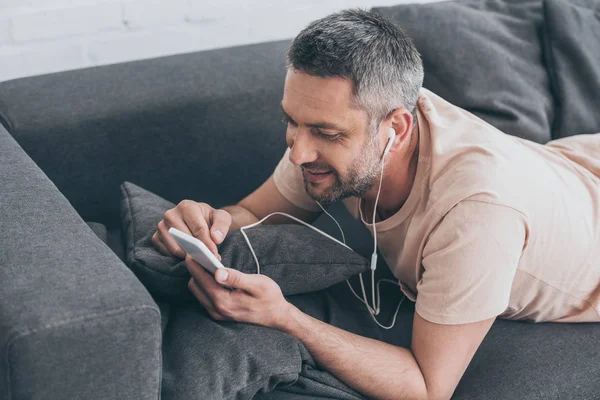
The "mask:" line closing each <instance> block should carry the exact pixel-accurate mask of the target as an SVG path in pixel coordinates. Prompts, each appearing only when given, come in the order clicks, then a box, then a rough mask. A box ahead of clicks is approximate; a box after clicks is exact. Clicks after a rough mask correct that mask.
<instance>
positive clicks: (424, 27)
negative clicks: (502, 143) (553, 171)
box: [373, 0, 553, 143]
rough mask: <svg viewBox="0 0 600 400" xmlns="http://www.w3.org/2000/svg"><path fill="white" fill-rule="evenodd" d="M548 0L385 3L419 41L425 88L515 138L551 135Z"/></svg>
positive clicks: (390, 13) (385, 11)
mask: <svg viewBox="0 0 600 400" xmlns="http://www.w3.org/2000/svg"><path fill="white" fill-rule="evenodd" d="M541 8H542V5H541V1H540V0H522V1H514V0H513V1H509V0H486V1H480V0H476V1H475V0H472V1H465V0H463V1H448V2H441V3H430V4H405V5H398V6H393V7H377V8H374V9H373V10H375V11H377V12H379V13H380V14H381V15H383V16H384V17H386V18H388V19H389V20H390V21H392V22H393V23H395V24H397V25H399V26H401V27H402V28H404V30H405V31H406V32H407V33H408V34H409V35H410V36H411V37H412V38H413V40H414V42H415V45H416V46H417V49H418V50H419V52H420V53H421V55H422V57H423V65H424V68H425V82H424V84H423V85H424V86H425V87H426V88H428V89H430V90H431V91H433V92H434V93H436V94H438V95H440V96H441V97H443V98H445V99H446V100H448V101H449V102H451V103H453V104H455V105H457V106H459V107H462V108H464V109H466V110H468V111H470V112H472V113H473V114H475V115H477V116H478V117H480V118H482V119H483V120H485V121H487V122H488V123H490V124H492V125H494V126H495V127H496V128H498V129H500V130H501V131H503V132H505V133H508V134H510V135H514V136H518V137H522V138H526V139H530V140H533V141H536V142H539V143H545V142H547V141H549V140H550V139H551V136H550V132H551V121H552V118H553V99H552V95H551V93H550V82H549V77H548V74H547V72H546V70H545V68H544V66H543V64H542V47H541V44H540V40H539V32H538V31H539V30H541V26H542V9H541Z"/></svg>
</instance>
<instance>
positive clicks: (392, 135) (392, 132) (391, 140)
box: [383, 128, 396, 156]
mask: <svg viewBox="0 0 600 400" xmlns="http://www.w3.org/2000/svg"><path fill="white" fill-rule="evenodd" d="M394 139H396V131H395V130H394V128H390V135H389V138H388V142H387V144H386V146H385V150H384V151H383V156H385V155H386V154H387V153H388V152H389V151H390V149H391V148H392V145H393V144H394Z"/></svg>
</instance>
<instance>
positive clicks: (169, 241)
mask: <svg viewBox="0 0 600 400" xmlns="http://www.w3.org/2000/svg"><path fill="white" fill-rule="evenodd" d="M175 228H177V229H180V227H177V226H175ZM180 230H181V229H180ZM156 233H157V234H158V238H159V239H160V242H161V243H162V244H163V245H164V247H166V248H167V250H168V251H169V252H170V253H171V254H172V255H174V256H176V257H179V258H185V250H183V249H182V248H181V246H179V244H177V242H176V241H175V239H173V236H172V235H171V234H170V233H169V228H167V225H166V224H165V221H164V220H162V221H160V222H159V223H158V229H157V231H156Z"/></svg>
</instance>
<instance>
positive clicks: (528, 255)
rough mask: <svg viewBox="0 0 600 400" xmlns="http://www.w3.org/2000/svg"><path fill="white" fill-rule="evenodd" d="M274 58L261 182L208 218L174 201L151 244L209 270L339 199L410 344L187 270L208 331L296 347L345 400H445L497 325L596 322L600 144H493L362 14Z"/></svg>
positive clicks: (198, 208) (231, 277) (244, 281)
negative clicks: (359, 227)
mask: <svg viewBox="0 0 600 400" xmlns="http://www.w3.org/2000/svg"><path fill="white" fill-rule="evenodd" d="M287 59H288V71H287V75H286V79H285V88H284V93H283V99H282V102H281V107H282V110H283V112H284V114H285V122H286V124H287V131H286V140H287V144H288V147H289V149H288V150H287V151H286V154H285V155H284V157H283V158H282V160H281V161H280V163H279V165H278V166H277V168H276V169H275V171H274V173H273V176H272V177H270V178H269V179H268V180H267V181H266V182H265V183H264V184H263V185H262V186H261V187H259V188H258V189H257V190H256V191H255V192H253V193H252V194H250V195H249V196H248V197H246V198H245V199H243V200H241V201H240V202H239V203H238V204H237V205H235V206H230V207H225V208H224V209H221V210H215V209H213V208H212V207H211V206H209V205H207V204H204V203H196V202H193V201H183V202H181V203H180V204H179V205H178V206H177V207H176V208H174V209H172V210H169V211H167V212H166V213H165V216H164V220H163V221H161V222H160V223H159V224H158V229H157V232H156V233H155V235H154V237H153V242H154V244H155V245H156V247H157V248H158V249H159V250H160V251H161V252H163V253H165V254H171V255H176V256H180V257H184V256H185V253H184V252H183V251H182V250H181V249H180V248H179V247H178V246H177V244H176V243H175V242H174V241H173V239H172V238H170V236H169V234H168V233H167V230H168V229H169V228H170V227H176V228H178V229H180V230H183V231H187V232H190V233H191V234H193V235H194V236H196V237H198V238H199V239H201V240H202V241H203V242H204V243H206V244H207V246H208V247H209V248H210V249H211V250H212V251H213V252H215V254H217V247H216V244H218V243H221V242H222V240H223V238H224V237H225V235H227V232H228V231H229V230H232V229H237V228H239V227H240V226H244V225H247V224H250V223H253V222H256V221H257V220H258V219H261V218H262V217H264V216H266V215H267V214H269V213H271V212H274V211H283V212H286V213H288V214H291V215H294V216H296V217H298V218H300V219H302V220H304V221H314V220H315V218H317V217H318V215H319V211H320V209H319V207H318V205H317V204H316V201H320V202H322V203H331V202H333V201H335V200H338V199H344V203H345V205H346V206H347V208H348V209H349V211H350V212H351V213H352V214H353V215H354V216H355V217H356V218H360V219H361V220H362V221H363V222H364V223H365V224H368V227H369V228H370V223H371V222H372V220H373V218H375V221H376V226H377V235H378V243H379V249H380V251H381V253H382V254H383V256H384V258H385V260H386V262H387V264H388V265H389V267H390V269H391V270H392V272H393V273H394V275H395V276H396V277H397V278H398V280H399V282H400V287H401V289H402V291H403V292H404V293H405V294H406V296H407V297H408V298H409V299H411V300H412V301H415V302H416V305H415V315H414V324H413V335H412V338H413V339H412V345H411V348H410V349H404V348H399V347H396V346H392V345H390V344H387V343H383V342H380V341H376V340H372V339H368V338H364V337H361V336H357V335H354V334H352V333H349V332H345V331H343V330H341V329H338V328H335V327H332V326H330V325H328V324H325V323H323V322H321V321H319V320H316V319H314V318H312V317H310V316H308V315H306V314H304V313H302V312H301V311H300V310H298V309H297V308H295V307H294V306H293V305H291V304H289V303H288V302H287V301H286V300H285V299H284V297H283V296H282V294H281V290H280V289H279V287H278V286H277V284H275V282H273V281H272V280H271V279H269V278H268V277H265V276H263V275H246V274H242V273H240V272H238V271H236V270H232V269H227V270H226V271H218V272H217V274H216V275H215V278H213V277H212V276H210V275H209V274H208V273H206V272H205V271H204V270H203V268H201V267H200V266H199V265H198V264H196V263H195V262H194V261H193V260H191V259H190V258H189V257H188V258H186V265H187V266H188V269H189V270H190V272H191V274H192V276H193V277H194V278H193V279H191V280H190V283H189V289H190V290H191V292H192V293H193V294H194V295H195V296H196V297H197V299H198V300H199V301H200V303H202V305H203V306H204V307H205V308H206V309H207V310H208V312H209V313H210V315H211V316H212V317H213V318H215V319H217V320H225V319H231V320H236V321H241V322H249V323H254V324H260V325H264V326H268V327H273V328H276V329H280V330H282V331H285V332H287V333H289V334H291V335H294V336H296V337H297V338H298V339H299V340H301V341H302V342H303V343H304V345H305V346H306V347H307V349H308V350H309V351H310V352H311V354H312V355H313V357H314V358H315V360H316V361H317V362H318V363H319V364H320V365H322V366H323V367H324V368H325V369H327V370H329V371H330V372H331V373H333V374H334V375H336V376H337V377H338V378H339V379H340V380H342V381H344V382H345V383H347V384H348V385H349V386H352V387H353V388H355V389H356V390H358V391H360V392H362V393H364V394H365V395H366V396H368V397H370V398H393V399H398V398H407V399H447V398H450V397H451V395H452V393H453V392H454V390H455V388H456V386H457V384H458V382H459V380H460V378H461V376H462V375H463V373H464V371H465V369H466V368H467V366H468V364H469V362H470V361H471V359H472V357H473V355H474V353H475V351H476V350H477V348H478V347H479V345H480V344H481V341H482V340H483V338H484V337H485V335H486V334H487V332H488V330H489V329H490V327H491V325H492V323H493V322H494V320H495V318H497V317H500V318H508V319H520V320H529V321H559V322H586V321H600V315H599V313H600V261H599V260H600V246H598V243H600V135H587V136H577V137H572V138H569V139H563V140H559V141H555V142H551V143H549V144H547V145H538V144H535V143H532V142H528V141H526V140H522V139H518V138H515V137H511V136H508V135H505V134H503V133H502V132H499V131H498V130H496V129H495V128H493V127H492V126H490V125H489V124H487V123H485V122H484V121H482V120H480V119H478V118H477V117H475V116H473V115H471V114H470V113H468V112H466V111H464V110H462V109H460V108H458V107H455V106H453V105H452V104H450V103H448V102H446V101H445V100H443V99H442V98H440V97H438V96H436V95H435V94H434V93H431V92H429V91H427V90H425V89H423V88H422V87H421V86H422V82H423V67H422V62H421V59H420V56H419V54H418V52H417V50H416V49H415V47H414V45H413V43H412V41H411V40H410V38H409V37H407V36H406V34H405V33H404V32H403V31H402V30H400V29H399V28H397V27H395V26H394V25H392V24H391V23H389V22H387V21H386V20H385V19H383V18H382V17H380V16H378V15H376V14H373V13H369V12H366V11H344V12H340V13H337V14H333V15H330V16H328V17H326V18H323V19H321V20H318V21H315V22H313V23H312V24H310V25H309V26H308V27H307V28H306V29H304V30H303V31H302V32H301V33H300V34H299V35H298V36H297V37H296V38H295V40H294V42H293V44H292V45H291V47H290V49H289V52H288V54H287ZM390 129H393V131H394V133H395V137H394V139H393V142H392V144H391V148H390V150H389V153H388V154H387V155H386V156H385V159H384V165H385V167H384V168H383V171H382V155H383V151H384V148H385V147H386V145H387V144H388V142H387V139H388V132H389V131H390ZM381 173H383V177H382V186H381V194H380V198H379V202H378V204H377V211H376V212H373V209H374V205H375V198H376V196H377V193H378V189H379V180H380V174H381ZM374 214H375V215H374ZM275 219H276V217H273V219H271V220H269V222H270V223H274V222H275V223H276V222H288V221H287V220H283V219H280V220H277V221H274V220H275ZM225 285H226V286H230V287H234V288H238V289H239V290H234V291H229V290H227V289H226V288H224V287H223V286H225ZM365 355H368V356H367V357H365ZM358 359H360V360H361V362H360V363H356V362H354V361H356V360H358Z"/></svg>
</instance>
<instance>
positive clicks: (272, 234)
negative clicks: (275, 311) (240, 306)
mask: <svg viewBox="0 0 600 400" xmlns="http://www.w3.org/2000/svg"><path fill="white" fill-rule="evenodd" d="M121 190H122V199H121V215H122V224H123V225H122V229H123V234H124V237H125V243H126V253H127V256H126V258H127V264H128V265H129V266H130V267H131V269H132V270H133V272H134V273H135V274H136V275H137V276H138V277H139V279H140V281H142V283H143V284H144V285H145V286H146V287H147V288H148V290H149V291H150V292H151V293H152V294H153V295H156V296H167V297H175V298H179V297H181V296H185V297H188V298H189V296H190V295H189V292H188V290H187V282H188V280H189V278H190V275H189V273H188V271H187V268H186V267H185V263H184V262H183V261H182V260H180V259H175V258H172V257H168V256H164V255H162V254H161V253H160V252H158V250H156V249H155V247H154V245H153V244H152V235H153V234H154V232H155V231H156V228H157V224H158V223H159V222H160V221H161V220H162V218H163V215H164V213H165V211H167V210H168V209H170V208H173V207H175V205H174V204H173V203H171V202H169V201H167V200H165V199H163V198H161V197H160V196H158V195H156V194H154V193H152V192H149V191H147V190H145V189H143V188H141V187H139V186H137V185H135V184H133V183H130V182H125V183H123V184H122V185H121ZM246 234H247V236H248V238H249V240H250V243H251V244H252V247H253V248H254V251H255V253H256V256H257V258H258V261H259V263H260V264H261V271H260V272H261V274H264V275H266V276H269V277H270V278H272V279H273V280H275V282H277V283H278V284H279V286H280V287H281V290H282V292H283V293H284V294H285V295H293V294H297V293H305V292H310V291H316V290H321V289H325V288H327V287H329V286H331V285H333V284H336V283H338V282H342V281H344V280H346V279H347V278H349V277H351V276H353V275H356V274H358V273H360V272H363V271H366V270H367V269H368V261H367V260H366V259H365V258H364V257H362V256H360V255H358V254H357V253H355V252H353V251H352V250H349V249H348V248H346V247H344V246H342V245H340V244H338V243H336V242H334V241H332V240H329V239H327V238H324V237H323V236H322V235H321V234H319V233H317V232H315V231H313V230H312V229H310V228H308V227H305V226H301V225H295V224H294V225H266V226H257V227H254V228H249V229H248V230H246ZM218 247H219V254H221V257H222V261H221V262H222V263H223V265H225V266H227V267H230V268H235V269H238V270H240V271H242V272H244V273H249V274H253V273H256V272H257V268H256V263H255V261H254V258H253V256H252V253H251V251H250V249H249V247H248V245H247V243H246V241H245V240H244V238H243V236H242V234H241V232H240V231H239V230H238V231H232V232H230V233H229V234H228V235H227V237H226V238H225V240H224V241H223V243H221V244H220V245H219V246H218Z"/></svg>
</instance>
